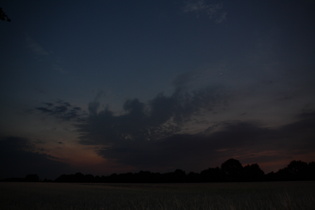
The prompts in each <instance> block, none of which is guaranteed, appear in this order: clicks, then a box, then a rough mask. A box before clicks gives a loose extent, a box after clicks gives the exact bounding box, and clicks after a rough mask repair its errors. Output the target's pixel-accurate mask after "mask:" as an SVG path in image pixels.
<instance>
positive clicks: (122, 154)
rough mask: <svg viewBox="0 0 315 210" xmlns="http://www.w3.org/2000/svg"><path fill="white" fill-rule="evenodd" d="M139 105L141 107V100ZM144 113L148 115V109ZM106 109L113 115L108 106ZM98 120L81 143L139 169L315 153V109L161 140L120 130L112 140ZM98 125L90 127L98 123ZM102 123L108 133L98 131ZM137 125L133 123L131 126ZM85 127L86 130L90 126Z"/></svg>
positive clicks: (201, 166)
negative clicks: (284, 120) (271, 122)
mask: <svg viewBox="0 0 315 210" xmlns="http://www.w3.org/2000/svg"><path fill="white" fill-rule="evenodd" d="M134 103H139V102H134ZM135 106H137V107H142V106H140V105H139V104H137V105H135ZM140 110H141V109H139V110H138V111H140ZM140 113H142V114H143V111H141V112H140ZM107 114H109V113H108V111H107ZM104 116H105V113H104ZM104 116H103V114H101V115H100V116H99V117H101V118H102V120H105V117H104ZM109 116H110V117H111V119H110V118H108V117H106V119H107V120H108V121H107V123H110V122H111V120H112V122H114V121H115V120H118V118H119V117H118V118H117V117H115V116H113V115H109ZM137 116H138V115H137ZM172 116H174V114H173V115H172ZM125 117H127V116H125ZM128 118H129V117H128ZM162 119H163V120H162ZM166 119H167V118H166V117H165V118H164V117H161V119H160V122H165V120H166ZM157 121H158V120H157ZM93 122H94V123H95V126H98V129H96V130H94V131H92V132H95V133H92V132H91V133H90V135H91V136H85V138H87V139H88V140H85V141H82V143H90V144H93V143H95V144H103V145H104V147H103V149H102V150H99V151H98V153H99V154H100V155H102V156H103V157H104V158H107V159H111V160H115V161H118V162H119V163H122V164H126V165H129V166H133V167H135V168H137V169H148V170H167V169H174V168H183V169H186V170H187V169H188V170H202V169H204V168H207V167H209V166H216V165H218V164H220V163H221V162H222V161H224V160H226V159H228V158H231V157H237V158H240V159H241V160H242V161H243V162H245V163H246V162H248V163H252V162H258V163H259V162H270V163H272V162H273V161H279V160H284V161H286V162H287V161H291V160H292V159H294V157H295V156H296V155H303V154H310V153H312V152H314V151H315V142H314V139H315V132H314V131H313V128H314V125H315V115H314V113H308V114H305V113H304V114H302V115H299V117H298V118H297V119H296V121H295V122H293V123H291V124H287V125H285V126H282V127H278V128H266V127H263V126H262V125H260V124H259V123H257V122H225V123H221V124H220V125H217V127H219V129H218V128H216V130H215V131H213V132H210V131H211V128H209V129H207V132H201V133H199V134H175V133H170V134H169V135H167V136H164V138H160V139H159V140H156V141H149V140H145V141H139V140H137V139H128V138H120V139H119V138H117V136H115V135H113V136H114V138H113V141H110V140H109V139H111V138H112V137H113V136H110V135H108V133H109V132H108V130H109V129H107V128H106V126H105V124H103V122H101V121H98V122H97V121H95V120H93ZM116 122H117V121H116ZM89 123H91V122H89ZM98 123H100V124H98ZM136 124H137V123H136ZM144 124H145V123H143V125H144ZM85 126H86V125H85ZM95 126H91V127H94V128H95ZM101 128H103V132H104V133H100V132H99V130H100V129H101ZM113 128H114V129H113V130H112V131H114V130H116V129H115V127H113ZM129 128H131V127H129ZM135 128H137V126H135ZM85 129H87V127H85ZM121 129H123V127H121ZM133 129H134V128H131V130H133ZM145 129H146V127H144V128H143V130H145ZM81 131H82V132H83V131H84V132H86V131H87V130H81ZM116 132H117V135H118V134H121V133H119V131H118V130H116ZM139 132H140V131H139ZM96 134H98V135H99V136H98V137H97V138H98V139H97V140H96V141H93V138H94V137H96ZM106 135H107V136H106Z"/></svg>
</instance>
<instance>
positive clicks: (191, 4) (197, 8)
mask: <svg viewBox="0 0 315 210" xmlns="http://www.w3.org/2000/svg"><path fill="white" fill-rule="evenodd" d="M183 12H185V13H193V14H195V15H196V16H197V17H200V16H207V17H208V18H209V19H211V20H213V21H214V22H215V23H222V22H223V21H224V20H226V17H227V12H226V11H225V10H224V9H223V3H220V2H219V3H208V2H207V1H206V0H191V1H186V3H185V5H184V7H183Z"/></svg>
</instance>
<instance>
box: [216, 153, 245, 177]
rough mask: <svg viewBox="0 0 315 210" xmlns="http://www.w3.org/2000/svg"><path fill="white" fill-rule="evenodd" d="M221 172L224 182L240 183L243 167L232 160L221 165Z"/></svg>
mask: <svg viewBox="0 0 315 210" xmlns="http://www.w3.org/2000/svg"><path fill="white" fill-rule="evenodd" d="M221 170H222V172H223V176H224V179H225V181H240V180H241V178H242V172H243V166H242V164H241V163H240V162H239V161H238V160H235V159H233V158H232V159H229V160H227V161H225V162H224V163H222V165H221Z"/></svg>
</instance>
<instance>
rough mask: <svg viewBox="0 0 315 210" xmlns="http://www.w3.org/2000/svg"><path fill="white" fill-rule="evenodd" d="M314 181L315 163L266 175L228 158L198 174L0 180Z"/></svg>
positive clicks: (298, 164)
mask: <svg viewBox="0 0 315 210" xmlns="http://www.w3.org/2000/svg"><path fill="white" fill-rule="evenodd" d="M299 180H315V162H310V163H306V162H303V161H296V160H294V161H291V162H290V164H289V165H288V166H286V167H285V168H283V169H280V170H279V171H277V172H271V173H268V174H265V173H264V171H262V170H261V169H260V167H259V165H258V164H251V165H246V166H244V167H243V166H242V164H241V163H240V162H239V161H238V160H236V159H229V160H227V161H225V162H224V163H222V165H221V167H216V168H208V169H205V170H203V171H201V172H200V173H195V172H189V173H186V172H185V171H183V170H181V169H176V170H175V171H173V172H168V173H155V172H150V171H139V172H137V173H121V174H116V173H114V174H111V175H108V176H93V175H91V174H82V173H79V172H78V173H75V174H63V175H60V176H59V177H58V178H56V179H55V180H47V179H45V180H40V178H39V176H38V175H36V174H29V175H27V176H26V177H25V178H10V179H4V180H2V181H25V182H38V181H44V182H45V181H46V182H48V181H50V182H73V183H74V182H84V183H182V182H249V181H299Z"/></svg>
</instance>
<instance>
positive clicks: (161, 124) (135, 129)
mask: <svg viewBox="0 0 315 210" xmlns="http://www.w3.org/2000/svg"><path fill="white" fill-rule="evenodd" d="M225 101H226V96H225V95H224V91H222V90H221V89H220V88H217V87H207V88H203V89H199V90H195V91H190V92H188V91H183V90H180V89H178V90H176V91H175V92H174V93H173V94H172V95H171V96H166V95H164V94H163V93H160V94H158V95H157V96H156V97H155V98H153V99H152V100H150V101H149V102H148V103H147V104H145V103H143V102H141V101H139V100H138V99H131V100H127V101H126V102H125V103H124V105H123V109H124V114H121V115H114V113H113V112H112V111H110V110H109V109H108V108H105V109H104V110H102V111H99V112H97V111H96V110H95V109H93V110H92V111H90V115H89V116H88V117H87V118H86V120H85V121H84V122H82V123H80V124H78V125H76V126H77V128H78V131H79V132H80V133H81V135H82V136H81V139H82V140H81V143H84V144H108V143H113V144H117V143H119V142H120V141H125V140H133V141H147V140H158V139H162V138H166V137H168V136H170V135H172V134H175V133H176V132H178V131H179V130H180V129H181V125H182V124H184V123H186V122H187V121H189V120H190V117H191V116H192V115H194V114H196V113H198V112H200V111H204V110H207V111H211V110H213V109H214V108H215V107H217V106H222V105H225V104H224V103H225ZM96 103H97V102H93V104H96ZM93 107H95V106H93Z"/></svg>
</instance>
